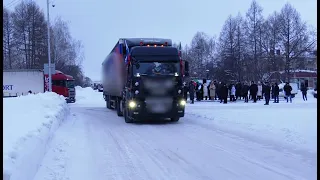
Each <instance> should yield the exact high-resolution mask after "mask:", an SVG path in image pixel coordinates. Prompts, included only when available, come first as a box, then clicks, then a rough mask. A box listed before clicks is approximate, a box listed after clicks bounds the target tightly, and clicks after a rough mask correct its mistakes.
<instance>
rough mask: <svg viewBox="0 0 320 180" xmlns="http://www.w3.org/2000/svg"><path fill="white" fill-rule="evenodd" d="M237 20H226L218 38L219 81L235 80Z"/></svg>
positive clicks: (230, 17) (230, 18)
mask: <svg viewBox="0 0 320 180" xmlns="http://www.w3.org/2000/svg"><path fill="white" fill-rule="evenodd" d="M237 23H238V22H237V19H236V18H233V17H232V16H229V17H228V19H227V20H226V22H225V24H224V26H223V28H222V30H221V33H220V37H219V43H218V54H219V63H218V64H219V68H220V72H218V73H219V74H220V79H221V78H222V77H225V78H224V80H234V79H237V78H238V77H237V74H238V73H236V72H237V69H238V68H241V67H237V65H239V64H238V63H237V57H236V50H238V48H237V38H236V36H237V27H238V24H237Z"/></svg>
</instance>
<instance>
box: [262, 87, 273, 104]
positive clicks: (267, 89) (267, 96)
mask: <svg viewBox="0 0 320 180" xmlns="http://www.w3.org/2000/svg"><path fill="white" fill-rule="evenodd" d="M263 91H264V99H265V100H266V103H265V104H264V105H269V101H270V93H271V87H270V85H269V82H266V83H265V86H264V89H263Z"/></svg>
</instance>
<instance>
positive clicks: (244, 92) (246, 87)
mask: <svg viewBox="0 0 320 180" xmlns="http://www.w3.org/2000/svg"><path fill="white" fill-rule="evenodd" d="M249 89H250V88H249V85H248V83H247V82H246V83H245V84H244V85H243V87H242V89H241V90H242V96H243V98H244V102H245V103H247V102H248V101H249V99H248V91H249Z"/></svg>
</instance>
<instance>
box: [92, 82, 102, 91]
mask: <svg viewBox="0 0 320 180" xmlns="http://www.w3.org/2000/svg"><path fill="white" fill-rule="evenodd" d="M99 85H102V83H101V82H100V81H95V82H93V84H92V89H93V90H98V88H99Z"/></svg>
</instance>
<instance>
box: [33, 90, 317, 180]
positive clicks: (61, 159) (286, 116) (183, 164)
mask: <svg viewBox="0 0 320 180" xmlns="http://www.w3.org/2000/svg"><path fill="white" fill-rule="evenodd" d="M69 106H70V108H71V115H70V116H69V117H68V119H67V120H66V121H65V122H64V123H63V124H62V125H61V127H60V128H59V129H58V130H57V131H56V133H55V136H54V138H53V139H52V142H51V143H50V146H49V150H48V152H47V154H46V156H45V157H44V159H43V161H42V165H41V168H40V169H39V170H38V172H37V174H36V176H35V177H34V179H33V180H44V179H50V180H54V179H63V180H87V179H94V180H99V179H123V180H127V179H133V180H142V179H146V180H154V179H164V180H168V179H170V180H171V179H178V180H180V179H185V180H188V179H190V180H195V179H208V180H209V179H210V180H212V179H217V180H220V179H235V180H242V179H245V180H248V179H254V180H256V179H259V180H263V179H265V180H270V179H277V180H278V179H279V180H282V179H291V180H292V179H297V180H304V179H305V180H313V179H316V177H317V176H316V172H317V162H316V158H317V150H316V131H317V129H316V123H317V122H316V120H317V119H316V107H317V104H316V100H315V99H314V98H313V97H312V96H309V99H308V101H307V102H304V101H302V100H301V96H299V95H298V96H297V97H296V98H294V100H293V103H292V104H291V103H288V104H287V103H286V102H283V101H282V102H280V103H279V104H273V103H271V104H270V105H269V106H264V105H263V103H262V102H259V103H257V104H253V103H248V104H245V103H243V102H236V103H228V104H220V103H218V102H199V103H198V102H196V103H195V104H193V105H187V108H186V112H187V114H186V116H185V117H184V118H182V119H181V120H180V121H179V122H178V123H165V122H156V123H136V124H126V123H125V122H124V119H123V118H122V117H118V116H117V115H116V113H115V112H114V111H110V110H108V109H106V107H105V102H104V100H103V98H102V93H99V92H95V91H93V90H92V89H90V88H85V89H81V88H77V102H76V103H75V104H70V105H69Z"/></svg>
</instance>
